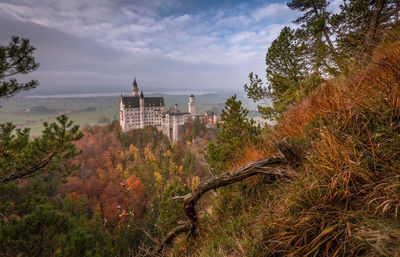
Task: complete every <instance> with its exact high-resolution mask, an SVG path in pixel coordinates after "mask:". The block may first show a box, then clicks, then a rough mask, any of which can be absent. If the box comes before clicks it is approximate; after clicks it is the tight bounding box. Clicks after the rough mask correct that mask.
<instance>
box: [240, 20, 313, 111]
mask: <svg viewBox="0 0 400 257" xmlns="http://www.w3.org/2000/svg"><path fill="white" fill-rule="evenodd" d="M305 57H306V54H305V46H304V44H303V43H301V42H300V40H299V39H298V37H297V36H296V33H295V31H294V30H291V29H290V28H289V27H284V28H283V29H282V31H281V33H280V35H279V36H278V38H277V39H275V40H274V41H273V42H272V44H271V46H270V47H269V48H268V52H267V55H266V58H265V61H266V65H267V69H266V73H267V81H268V82H267V84H268V86H267V87H265V86H263V83H262V80H261V79H259V77H258V75H254V74H253V73H250V74H249V78H250V84H249V85H247V84H246V85H245V86H244V89H245V91H246V93H247V96H248V97H249V98H250V99H252V100H253V101H254V102H258V101H262V100H266V99H268V100H269V101H271V102H272V106H262V105H259V106H258V111H259V112H260V113H261V114H262V115H263V117H264V118H277V117H279V115H280V114H281V113H282V111H283V110H285V108H286V106H288V105H289V104H291V103H293V102H295V101H296V100H298V99H299V98H300V97H301V96H304V95H306V94H308V91H309V86H310V83H308V82H307V83H306V78H307V76H308V73H309V71H308V70H307V67H308V65H307V63H306V60H305Z"/></svg>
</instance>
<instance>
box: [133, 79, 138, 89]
mask: <svg viewBox="0 0 400 257" xmlns="http://www.w3.org/2000/svg"><path fill="white" fill-rule="evenodd" d="M132 86H133V87H134V88H137V87H138V86H137V82H136V78H134V79H133V83H132Z"/></svg>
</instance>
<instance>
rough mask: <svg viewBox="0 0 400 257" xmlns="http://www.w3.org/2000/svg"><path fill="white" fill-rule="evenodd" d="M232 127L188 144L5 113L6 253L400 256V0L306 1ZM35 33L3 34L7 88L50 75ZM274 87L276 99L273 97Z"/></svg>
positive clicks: (227, 113)
mask: <svg viewBox="0 0 400 257" xmlns="http://www.w3.org/2000/svg"><path fill="white" fill-rule="evenodd" d="M287 6H288V7H289V8H291V9H293V10H296V11H297V12H298V13H299V15H300V16H299V17H298V18H297V19H296V20H295V21H294V23H295V25H296V26H294V27H295V28H291V27H284V28H283V29H282V30H281V32H280V34H279V36H278V37H277V38H276V39H275V40H274V41H273V42H272V44H271V45H270V46H269V48H268V50H267V53H266V58H265V60H266V61H265V63H266V74H265V79H262V77H261V76H259V75H258V74H254V73H250V74H249V83H248V84H246V85H244V90H245V92H246V93H247V96H248V97H249V98H250V99H252V100H253V101H254V102H255V103H257V104H259V106H258V111H259V112H260V113H261V114H263V116H264V118H265V119H271V120H274V121H275V123H276V124H275V125H273V126H272V125H268V124H266V125H265V126H264V127H261V126H260V125H257V123H256V122H255V121H254V120H252V119H251V118H250V117H248V113H249V111H248V110H246V109H245V108H244V107H243V105H242V102H241V101H239V100H238V99H237V97H236V95H234V96H232V97H230V98H229V99H227V100H226V103H225V108H224V109H223V110H222V113H221V121H222V122H220V123H219V124H218V125H217V129H216V131H215V130H213V129H207V128H205V127H204V126H203V125H202V124H201V122H200V121H199V120H195V121H194V122H193V123H189V124H187V126H185V127H184V128H182V129H183V130H184V131H183V133H182V134H183V137H182V138H181V139H180V140H179V141H178V142H177V143H176V144H172V143H171V142H170V141H169V140H168V139H167V138H165V137H164V136H162V134H161V133H159V132H158V131H157V130H156V129H155V128H153V127H150V126H149V127H146V128H144V129H139V130H132V131H129V132H127V133H123V132H121V130H120V128H119V125H118V122H116V121H115V122H113V123H111V124H109V125H105V126H93V127H88V128H85V129H83V130H81V129H80V128H79V127H78V126H77V125H75V124H74V123H73V121H70V120H69V119H68V117H67V116H64V115H61V116H59V117H58V118H57V121H56V122H52V123H46V122H45V123H44V124H43V127H44V128H43V131H42V134H41V136H40V137H34V138H32V137H30V134H29V129H17V128H16V127H15V125H13V124H12V123H5V124H1V125H0V199H1V200H0V216H1V219H0V254H1V256H323V257H325V256H326V257H327V256H400V225H399V215H398V211H399V207H400V181H399V175H400V174H399V168H400V161H399V160H400V145H399V144H400V143H399V142H400V24H399V14H400V3H399V2H398V1H396V0H368V1H365V0H354V1H347V0H345V1H343V4H342V5H341V6H340V10H339V11H338V12H335V13H333V12H332V11H330V10H331V9H330V2H329V1H314V0H292V1H291V2H289V3H287ZM34 51H35V48H34V47H33V46H31V44H30V42H29V40H28V39H24V38H19V37H13V38H12V39H11V42H10V43H9V45H7V46H2V47H1V48H0V61H1V64H2V65H1V66H0V79H1V84H0V99H1V98H9V97H12V96H13V95H14V94H17V93H18V92H21V91H25V90H32V89H34V88H35V87H37V86H38V82H37V81H35V80H32V81H28V82H24V83H21V82H18V81H17V79H15V78H14V77H13V76H15V74H27V73H29V72H31V71H34V70H36V69H37V68H38V63H37V62H36V61H35V58H34V56H33V54H34ZM267 101H270V102H271V104H270V105H266V104H265V102H267Z"/></svg>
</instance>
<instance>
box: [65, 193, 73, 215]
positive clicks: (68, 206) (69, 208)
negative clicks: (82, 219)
mask: <svg viewBox="0 0 400 257" xmlns="http://www.w3.org/2000/svg"><path fill="white" fill-rule="evenodd" d="M62 208H63V211H64V212H65V213H69V214H71V215H73V214H74V209H75V207H74V202H73V201H72V198H71V196H70V195H66V196H65V197H64V200H63V206H62Z"/></svg>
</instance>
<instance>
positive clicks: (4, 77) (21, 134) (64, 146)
mask: <svg viewBox="0 0 400 257" xmlns="http://www.w3.org/2000/svg"><path fill="white" fill-rule="evenodd" d="M34 51H35V48H34V47H33V46H31V45H30V44H29V40H28V39H20V38H19V37H12V40H11V42H10V43H9V45H8V46H0V100H1V99H4V98H8V97H11V96H13V95H14V94H15V93H17V92H20V91H24V90H29V89H32V88H35V87H36V86H37V85H38V82H37V81H35V80H31V81H30V82H27V83H19V82H18V81H17V79H16V78H14V77H13V76H16V75H23V74H27V73H29V72H31V71H34V70H36V69H37V68H38V67H39V64H38V63H36V62H35V58H34V57H33V52H34ZM43 125H44V129H43V131H42V135H41V136H40V137H37V138H34V139H33V140H31V139H30V136H29V129H16V126H15V125H13V124H12V123H6V124H3V123H2V124H0V184H4V183H8V182H10V181H14V180H17V179H21V178H25V177H29V176H33V175H37V174H40V173H43V172H52V171H56V170H57V171H59V170H61V171H63V172H64V175H65V176H66V175H68V174H70V173H71V172H72V171H74V170H76V169H77V168H78V165H72V164H68V163H67V161H68V160H69V159H70V158H73V157H74V156H76V155H77V154H78V152H77V151H76V149H75V145H74V144H73V142H74V141H76V140H78V139H80V138H81V137H82V136H83V135H82V133H81V132H80V131H79V126H77V125H73V122H71V121H69V120H68V118H67V117H66V116H65V115H61V116H59V117H57V122H53V123H51V124H49V123H47V122H45V123H43Z"/></svg>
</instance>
